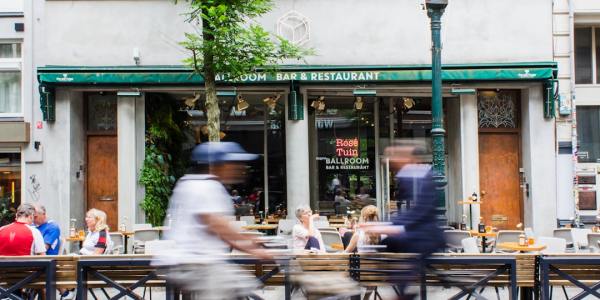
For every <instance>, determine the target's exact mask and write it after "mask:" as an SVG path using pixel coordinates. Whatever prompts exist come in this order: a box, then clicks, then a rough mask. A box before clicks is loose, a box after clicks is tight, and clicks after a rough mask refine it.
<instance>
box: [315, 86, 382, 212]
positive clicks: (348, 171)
mask: <svg viewBox="0 0 600 300" xmlns="http://www.w3.org/2000/svg"><path fill="white" fill-rule="evenodd" d="M325 101H326V107H325V109H324V110H322V111H320V110H318V109H316V110H314V111H313V112H314V120H315V121H314V122H315V123H314V124H315V125H314V128H315V131H316V133H315V134H314V139H315V140H314V143H315V146H316V170H315V171H316V174H314V176H318V181H317V182H315V184H316V188H317V190H318V201H319V202H318V203H319V207H318V209H319V212H320V213H324V214H333V213H336V214H345V213H346V212H347V211H348V209H349V210H354V211H355V212H357V211H359V210H360V208H362V207H363V206H365V205H367V204H375V200H374V197H375V168H376V161H375V123H374V122H375V119H374V103H373V101H372V100H371V99H367V100H365V103H364V104H363V106H362V109H361V110H356V109H355V105H354V102H355V99H354V98H353V97H328V98H326V99H325Z"/></svg>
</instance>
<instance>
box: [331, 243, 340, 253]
mask: <svg viewBox="0 0 600 300" xmlns="http://www.w3.org/2000/svg"><path fill="white" fill-rule="evenodd" d="M329 247H331V248H332V249H335V250H342V251H343V250H344V245H342V244H340V243H333V244H330V245H329Z"/></svg>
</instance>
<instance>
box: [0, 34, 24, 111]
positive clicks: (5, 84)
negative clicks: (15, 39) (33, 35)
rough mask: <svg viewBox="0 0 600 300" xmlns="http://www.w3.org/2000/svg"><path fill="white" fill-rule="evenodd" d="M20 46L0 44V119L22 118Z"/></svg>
mask: <svg viewBox="0 0 600 300" xmlns="http://www.w3.org/2000/svg"><path fill="white" fill-rule="evenodd" d="M22 106H23V104H22V99H21V44H20V43H2V42H0V117H17V116H22V113H23V107H22Z"/></svg>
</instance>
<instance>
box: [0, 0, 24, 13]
mask: <svg viewBox="0 0 600 300" xmlns="http://www.w3.org/2000/svg"><path fill="white" fill-rule="evenodd" d="M23 6H24V1H23V0H1V1H0V14H6V13H19V12H20V13H22V12H23Z"/></svg>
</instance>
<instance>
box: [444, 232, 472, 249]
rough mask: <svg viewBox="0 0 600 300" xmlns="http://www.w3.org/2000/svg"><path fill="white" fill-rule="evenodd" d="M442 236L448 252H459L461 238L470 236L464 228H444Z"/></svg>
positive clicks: (461, 247)
mask: <svg viewBox="0 0 600 300" xmlns="http://www.w3.org/2000/svg"><path fill="white" fill-rule="evenodd" d="M444 237H445V238H446V248H447V249H448V252H460V251H462V250H463V246H462V240H463V239H466V238H470V237H471V234H470V233H469V232H468V231H464V230H445V231H444Z"/></svg>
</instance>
